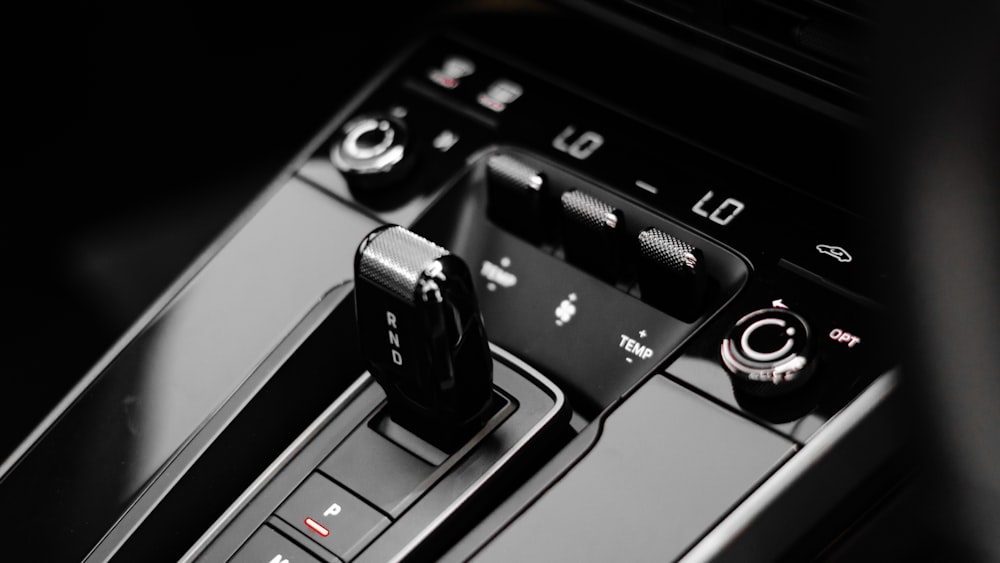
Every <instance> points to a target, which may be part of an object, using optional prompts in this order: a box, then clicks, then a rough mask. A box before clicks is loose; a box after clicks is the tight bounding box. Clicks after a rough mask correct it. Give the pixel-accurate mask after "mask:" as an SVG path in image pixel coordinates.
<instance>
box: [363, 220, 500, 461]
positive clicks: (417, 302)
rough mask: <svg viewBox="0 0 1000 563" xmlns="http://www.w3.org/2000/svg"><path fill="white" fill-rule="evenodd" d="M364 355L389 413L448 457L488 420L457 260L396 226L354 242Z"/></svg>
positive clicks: (475, 335)
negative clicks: (447, 452)
mask: <svg viewBox="0 0 1000 563" xmlns="http://www.w3.org/2000/svg"><path fill="white" fill-rule="evenodd" d="M354 277H355V284H356V287H355V306H356V313H357V317H358V328H359V332H360V337H361V343H362V350H363V352H364V354H365V355H366V357H367V359H368V362H369V365H370V369H371V372H372V375H374V376H375V379H376V380H377V381H378V382H379V384H380V385H382V387H383V388H384V389H385V393H386V396H387V400H388V408H389V415H390V416H391V417H392V419H393V420H394V421H395V422H397V423H398V424H400V425H402V426H403V427H405V428H406V429H407V430H409V431H410V432H413V433H414V434H416V435H417V436H419V437H420V438H422V439H424V440H426V441H427V442H429V443H431V444H433V445H435V446H437V447H438V448H441V449H443V450H446V451H452V450H453V449H454V448H456V447H457V446H458V445H460V444H462V443H463V442H464V441H465V440H467V439H468V438H469V437H471V436H472V435H473V434H474V433H475V432H476V431H477V430H479V429H480V428H482V427H483V425H484V424H485V423H486V419H487V418H488V417H489V415H490V414H491V413H492V410H491V406H492V402H493V397H494V395H493V359H492V356H491V354H490V348H489V343H488V341H487V339H486V330H485V328H484V327H483V320H482V315H481V314H480V311H479V302H478V300H477V299H476V294H475V291H474V287H473V282H472V277H471V275H470V274H469V269H468V267H467V266H466V265H465V262H464V261H463V260H462V259H461V258H459V257H458V256H455V255H453V254H451V253H449V252H448V251H447V250H445V249H444V248H442V247H440V246H438V245H436V244H434V243H432V242H430V241H428V240H427V239H425V238H423V237H421V236H419V235H417V234H415V233H413V232H411V231H409V230H407V229H405V228H403V227H400V226H396V225H389V226H383V227H380V228H378V229H376V230H374V231H372V232H371V233H370V234H369V235H368V236H366V237H365V239H364V240H363V241H362V242H361V245H360V246H359V247H358V251H357V254H356V255H355V259H354Z"/></svg>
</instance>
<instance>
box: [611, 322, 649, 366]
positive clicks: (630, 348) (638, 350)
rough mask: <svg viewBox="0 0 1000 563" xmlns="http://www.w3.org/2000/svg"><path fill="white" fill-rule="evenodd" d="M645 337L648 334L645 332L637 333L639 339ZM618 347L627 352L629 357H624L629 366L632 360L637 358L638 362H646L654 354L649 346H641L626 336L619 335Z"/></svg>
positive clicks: (637, 341)
mask: <svg viewBox="0 0 1000 563" xmlns="http://www.w3.org/2000/svg"><path fill="white" fill-rule="evenodd" d="M647 336H649V333H648V332H646V331H645V330H640V331H639V338H640V339H642V338H646V337H647ZM618 347H619V348H621V349H623V350H625V351H626V352H628V354H629V355H628V356H625V361H626V362H627V363H630V364H631V363H633V362H634V361H635V359H634V358H639V359H640V360H648V359H649V358H651V357H653V354H655V353H656V352H654V351H653V349H652V348H650V347H649V346H646V345H645V344H642V343H641V342H639V340H637V339H635V338H632V337H631V336H629V335H627V334H622V335H621V340H619V342H618Z"/></svg>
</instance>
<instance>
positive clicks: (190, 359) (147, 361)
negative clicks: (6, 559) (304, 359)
mask: <svg viewBox="0 0 1000 563" xmlns="http://www.w3.org/2000/svg"><path fill="white" fill-rule="evenodd" d="M331 217H339V220H337V221H331V220H330V218H331ZM374 226H375V223H374V222H373V221H372V220H370V219H368V218H366V217H364V216H361V215H358V214H356V213H353V212H350V211H349V210H348V209H346V208H345V207H344V206H343V204H342V203H339V202H337V201H336V200H334V199H332V198H330V197H329V196H328V195H326V194H324V193H323V192H322V191H320V190H317V189H316V188H314V187H312V186H309V185H308V184H305V183H303V182H301V181H295V180H293V181H291V182H289V183H288V184H287V185H286V186H284V188H282V189H281V190H278V191H277V193H275V195H274V196H273V197H272V198H271V200H270V201H268V202H267V205H265V206H264V207H262V208H261V209H260V211H259V212H258V213H257V215H256V216H254V217H253V218H252V219H251V220H250V221H249V222H248V223H247V224H246V225H245V226H244V227H243V228H242V230H240V231H239V233H238V234H237V235H236V236H235V237H234V238H233V239H232V240H230V241H229V242H228V243H227V244H226V245H225V246H224V247H223V248H222V249H221V250H220V251H219V252H218V254H217V255H216V256H215V257H214V258H213V260H212V261H211V262H210V263H209V264H208V265H207V266H206V267H205V268H204V269H203V270H202V271H201V272H199V273H198V275H197V276H196V277H195V278H194V279H193V280H192V281H191V282H190V283H189V284H188V285H187V286H186V287H185V288H184V289H183V290H182V291H181V292H180V293H179V294H178V295H177V296H176V297H175V298H174V299H173V300H172V301H171V302H170V303H169V304H168V305H167V306H166V307H165V308H164V310H163V311H162V312H161V313H160V315H159V316H158V317H157V318H156V319H155V320H154V321H153V322H152V323H151V324H150V325H149V326H148V327H147V328H146V329H145V330H144V331H143V332H142V333H141V334H140V335H139V336H138V337H137V338H135V339H134V340H133V341H131V342H130V343H129V344H128V346H127V347H125V348H124V349H123V350H122V351H121V353H120V354H119V355H118V356H117V357H116V358H114V359H113V360H112V361H111V362H110V363H109V365H108V366H107V367H106V368H105V370H104V371H103V372H102V373H100V375H99V376H98V377H97V379H95V380H94V382H93V383H92V384H91V386H90V387H89V388H88V389H87V390H86V392H85V393H84V394H83V395H82V396H80V397H79V399H78V400H77V401H76V402H75V403H74V404H73V405H72V406H71V407H70V408H69V410H67V411H66V412H65V413H64V414H63V416H62V418H61V419H60V420H59V421H58V422H57V423H56V424H55V425H54V426H53V427H52V428H50V429H49V431H48V433H47V434H46V435H45V436H44V437H43V438H42V439H41V440H40V441H39V442H38V443H37V444H35V446H34V448H33V449H32V450H30V451H29V453H28V454H27V455H26V456H25V457H24V458H23V459H22V460H21V461H20V463H19V464H18V465H16V466H15V467H14V468H13V469H12V470H11V471H10V472H9V473H8V474H7V475H5V476H4V480H3V482H2V483H0V505H2V506H4V508H5V510H4V511H3V514H4V516H3V517H2V527H3V529H4V530H5V533H6V534H8V535H10V536H11V537H19V538H22V540H23V541H25V542H30V543H31V544H32V545H34V546H35V549H36V550H37V551H36V555H37V556H38V557H40V558H43V559H50V560H56V559H59V560H71V559H72V560H79V559H82V558H83V557H84V556H85V555H86V554H87V553H88V552H89V551H90V550H91V548H92V547H93V546H94V545H95V544H96V543H97V542H98V540H100V539H101V537H102V536H104V534H105V533H106V532H107V530H108V528H109V527H110V526H111V525H112V524H113V523H114V522H115V521H116V520H117V519H118V517H119V516H120V515H121V514H122V513H123V512H124V511H125V510H126V509H127V508H128V507H129V505H130V504H131V503H132V502H133V501H134V500H135V499H136V498H137V495H139V494H140V493H141V492H142V491H143V489H144V488H145V487H146V486H147V484H148V483H149V481H150V479H151V478H153V477H154V476H155V475H156V474H157V472H158V470H159V469H160V467H161V466H162V465H163V464H164V463H165V462H166V461H167V460H169V459H170V457H171V456H172V455H173V454H174V453H175V451H176V450H177V449H178V448H179V447H181V446H182V445H183V444H184V443H185V441H186V440H187V439H188V437H189V436H190V435H191V433H192V432H194V431H195V430H196V429H197V428H198V427H199V426H200V425H201V424H202V421H203V420H204V419H205V418H206V417H207V416H208V415H209V414H211V413H212V412H213V411H214V410H215V409H217V408H218V407H219V406H220V405H221V404H222V402H223V401H224V400H225V399H226V398H227V397H228V396H229V395H230V394H231V393H232V392H233V391H234V390H235V389H236V387H237V386H239V385H240V384H241V383H242V382H243V380H244V379H245V378H246V377H247V376H248V375H249V374H250V373H251V371H252V370H253V368H254V367H255V366H256V365H257V364H258V363H260V361H261V360H262V359H263V358H264V357H266V356H267V354H268V353H270V352H271V350H272V349H273V348H274V347H275V346H276V345H277V344H278V342H280V341H281V339H282V338H284V337H285V335H286V334H287V332H288V330H289V329H290V328H291V327H292V326H294V324H295V323H296V322H298V321H299V320H300V319H301V318H302V317H303V315H305V314H306V312H308V311H309V309H310V308H311V307H312V306H313V305H315V304H316V302H317V301H318V300H319V299H320V298H321V297H322V296H323V294H324V293H325V292H327V291H328V290H329V289H330V288H332V287H333V286H335V285H337V284H338V283H341V282H344V281H346V280H349V279H351V275H352V259H353V254H354V249H355V246H356V241H358V240H360V238H361V237H362V236H363V235H364V234H365V233H367V232H368V231H370V230H371V229H372V228H373V227H374ZM53 518H55V519H56V520H58V521H59V522H60V526H65V527H66V529H72V530H73V533H72V534H65V535H63V536H62V537H61V538H60V541H51V530H52V526H51V522H52V521H53Z"/></svg>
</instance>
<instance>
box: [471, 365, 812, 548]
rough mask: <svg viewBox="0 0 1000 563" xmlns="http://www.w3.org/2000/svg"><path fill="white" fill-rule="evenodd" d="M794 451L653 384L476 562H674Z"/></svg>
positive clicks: (664, 383)
mask: <svg viewBox="0 0 1000 563" xmlns="http://www.w3.org/2000/svg"><path fill="white" fill-rule="evenodd" d="M793 451H794V444H793V443H792V442H791V441H789V440H787V439H785V438H782V437H780V436H778V435H777V434H775V433H773V432H771V431H769V430H767V429H764V428H762V427H760V426H758V425H756V424H753V423H751V422H749V421H747V420H746V419H744V418H742V417H740V416H738V415H735V414H733V413H731V412H729V411H727V410H725V409H722V408H720V407H718V406H716V405H713V404H711V403H709V402H707V401H705V400H704V399H703V398H702V397H699V396H698V395H696V394H694V393H692V392H690V391H688V390H686V389H684V388H683V387H681V386H679V385H677V384H676V383H673V382H671V381H670V380H668V379H666V378H664V377H659V376H657V377H653V378H652V379H650V380H649V381H647V382H646V383H645V384H644V385H643V386H642V387H640V388H639V389H638V390H637V391H636V392H635V394H633V395H632V396H630V397H629V398H628V399H627V400H626V401H625V402H624V403H622V405H621V406H620V407H619V408H618V409H617V410H615V411H614V412H613V413H612V414H611V415H610V416H609V417H608V419H607V420H606V421H605V423H604V431H603V433H602V434H601V437H600V439H599V440H598V441H597V444H596V445H595V446H594V447H593V448H592V449H591V450H590V452H589V453H588V454H587V455H586V456H585V457H584V458H583V459H582V460H581V461H580V462H579V463H578V464H577V465H576V466H575V467H574V468H573V470H572V471H570V472H569V473H568V474H566V475H565V476H564V477H563V478H562V479H561V480H560V481H558V482H557V483H556V484H555V485H554V486H553V487H551V488H550V489H548V490H547V491H546V492H545V493H544V494H543V495H542V496H541V498H539V499H538V500H537V501H536V502H535V503H534V504H532V505H531V506H530V507H528V508H527V509H526V510H525V512H524V513H523V514H522V515H521V516H520V517H519V518H518V519H517V520H515V521H514V522H513V523H512V524H511V525H510V526H508V527H507V528H506V529H505V530H504V531H503V532H501V533H500V534H499V536H497V537H496V538H495V539H494V540H493V541H491V542H490V543H488V544H486V546H485V548H484V549H483V550H482V551H480V552H479V553H477V554H476V555H475V556H474V557H473V560H474V561H503V562H506V561H529V560H530V561H616V560H621V559H623V558H625V559H631V558H632V557H633V556H636V557H639V558H640V559H644V560H656V561H673V560H675V559H676V558H677V557H679V556H680V555H681V554H682V553H683V552H684V551H685V550H686V549H688V548H689V547H690V546H691V545H692V543H693V542H694V541H695V540H697V539H698V538H699V537H701V536H702V534H704V533H705V532H707V531H708V530H709V528H710V527H711V525H712V524H713V523H715V522H716V521H717V520H718V519H719V517H720V516H722V515H724V514H726V513H727V512H728V511H729V510H730V509H731V508H732V507H733V506H734V505H735V504H736V503H737V502H738V501H739V500H740V499H742V498H743V496H744V495H745V494H746V493H747V492H748V491H750V490H752V489H753V488H754V486H755V485H756V484H757V483H758V482H759V481H760V480H761V479H763V478H764V477H766V476H767V475H768V474H769V473H770V472H771V471H772V470H773V468H775V467H776V466H777V464H778V463H780V462H781V461H782V460H783V459H784V458H785V457H787V456H789V455H791V453H792V452H793Z"/></svg>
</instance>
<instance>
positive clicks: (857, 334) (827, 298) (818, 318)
mask: <svg viewBox="0 0 1000 563" xmlns="http://www.w3.org/2000/svg"><path fill="white" fill-rule="evenodd" d="M770 307H779V308H781V307H784V308H787V309H788V310H790V311H793V312H795V313H796V314H798V315H800V316H801V317H802V318H803V319H804V320H805V322H806V323H808V325H809V329H810V331H811V336H810V339H811V340H812V341H813V342H812V346H815V349H816V353H815V358H814V359H813V360H812V361H811V363H813V364H815V366H814V371H813V374H812V377H811V378H810V380H809V381H808V382H807V383H806V384H805V385H803V386H802V387H801V388H799V389H795V390H794V391H792V392H790V393H788V394H786V395H782V396H780V397H754V396H752V395H750V394H747V393H745V392H742V391H741V390H739V389H738V388H734V386H733V382H732V380H731V379H730V376H729V374H728V373H727V372H726V370H725V368H724V366H723V362H722V358H721V355H720V349H721V344H722V340H723V338H726V336H727V335H728V333H729V330H730V329H731V328H732V326H733V325H734V324H735V323H736V322H737V321H738V320H739V319H740V318H741V317H743V316H744V315H747V314H749V313H751V312H753V311H756V310H758V309H766V308H770ZM889 326H890V325H889V324H887V319H886V318H885V317H884V312H883V311H882V310H880V309H879V308H872V307H870V306H868V305H867V302H866V301H862V302H858V301H854V300H851V299H847V298H845V297H843V296H841V295H838V293H837V292H834V291H832V290H830V289H828V288H827V287H825V286H824V285H822V284H817V283H814V282H813V281H812V280H811V279H808V278H805V277H801V276H798V275H796V274H794V273H792V272H790V271H787V270H785V269H781V268H778V269H773V270H764V271H760V272H758V273H757V275H756V276H755V277H754V278H753V280H752V281H751V282H750V284H749V286H748V287H747V290H746V291H745V292H744V293H743V294H742V295H740V297H739V298H738V299H737V300H736V301H735V302H734V303H733V304H732V306H730V307H729V308H727V309H726V311H725V312H724V313H723V314H722V315H720V316H719V317H718V318H717V319H715V320H714V321H713V322H712V323H711V324H710V325H709V326H707V327H706V329H705V331H704V332H703V333H702V335H701V337H700V338H699V339H698V340H697V341H694V342H692V343H691V345H690V346H688V347H687V348H686V349H685V350H684V354H683V355H682V356H681V357H679V358H678V359H677V360H676V361H674V362H672V363H671V364H670V365H669V366H668V367H667V368H666V373H667V374H668V375H669V376H671V377H675V378H677V379H678V380H680V381H683V382H684V383H685V384H687V385H690V386H692V387H693V388H696V389H698V390H700V391H701V392H703V393H705V394H706V395H708V396H711V397H713V398H714V399H716V400H718V401H720V402H722V403H723V404H726V405H729V406H730V407H732V408H734V409H736V410H738V411H740V412H742V413H743V414H745V415H746V416H749V417H751V418H753V419H755V420H757V421H758V422H760V423H762V424H766V425H769V426H771V427H772V428H773V429H775V430H777V431H779V432H782V433H783V434H785V435H787V436H788V437H789V438H791V439H793V440H796V441H798V442H802V443H804V442H806V441H807V440H809V439H810V438H811V437H812V436H813V434H815V433H816V431H817V430H819V429H820V427H822V425H823V424H825V423H826V421H827V420H829V419H830V417H832V416H833V415H835V414H836V413H837V412H839V411H840V410H841V409H842V408H843V407H844V406H845V405H846V404H847V403H848V402H849V401H850V400H851V399H852V398H854V397H855V396H857V394H858V393H860V391H861V390H862V389H864V388H865V386H867V385H868V384H869V383H870V382H871V381H872V380H873V379H875V378H876V377H877V376H879V375H881V374H883V373H885V372H886V371H887V370H888V369H889V368H890V367H891V366H892V365H893V362H894V361H895V357H894V352H893V351H894V350H895V347H896V345H897V343H896V338H895V335H894V334H893V332H892V330H891V329H890V328H889Z"/></svg>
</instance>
